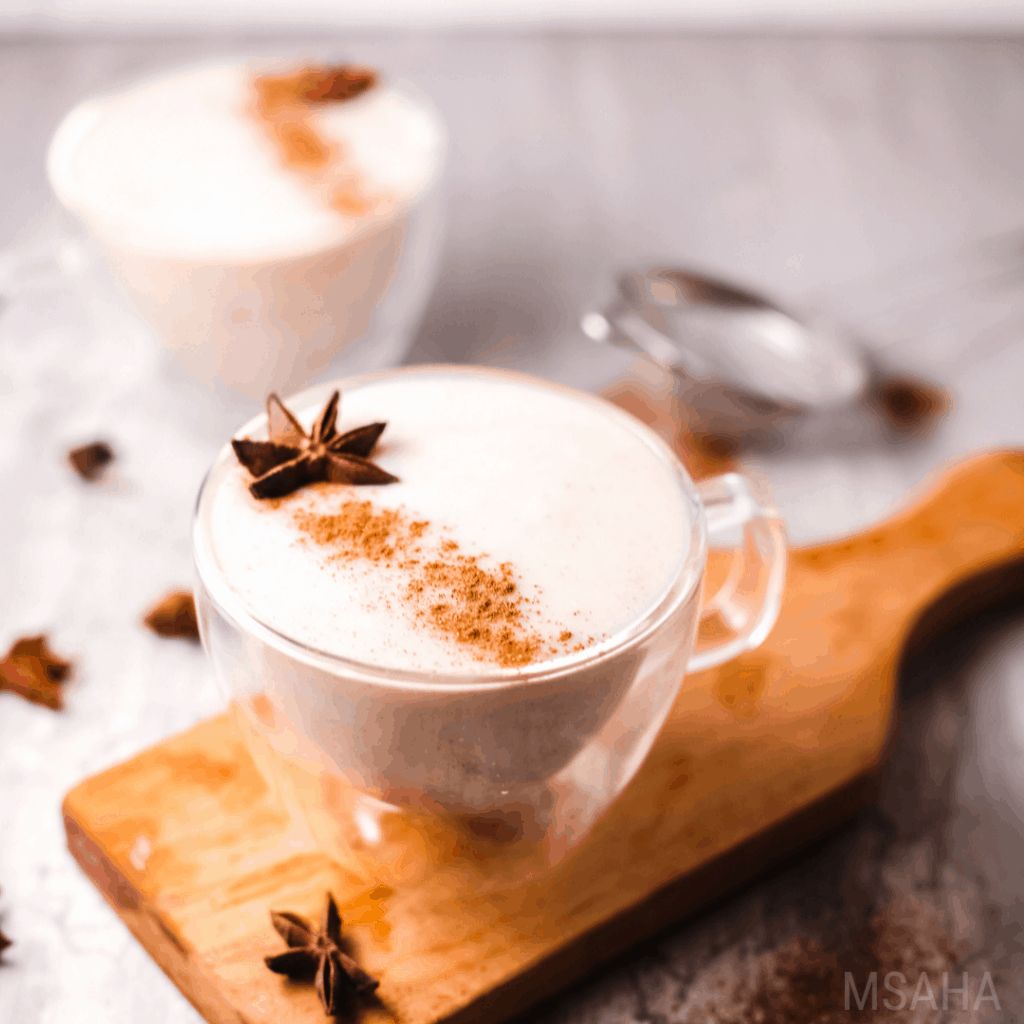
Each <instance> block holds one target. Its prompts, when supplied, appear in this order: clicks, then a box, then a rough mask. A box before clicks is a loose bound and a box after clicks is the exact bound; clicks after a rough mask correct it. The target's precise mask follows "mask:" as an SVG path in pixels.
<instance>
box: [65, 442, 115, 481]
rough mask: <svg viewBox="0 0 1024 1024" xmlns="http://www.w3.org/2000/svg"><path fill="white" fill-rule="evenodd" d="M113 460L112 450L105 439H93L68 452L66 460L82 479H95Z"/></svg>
mask: <svg viewBox="0 0 1024 1024" xmlns="http://www.w3.org/2000/svg"><path fill="white" fill-rule="evenodd" d="M113 461H114V452H113V450H112V449H111V447H110V445H109V444H107V443H106V441H93V443H92V444H83V445H82V446H81V447H79V448H72V449H71V451H69V452H68V462H70V463H71V466H72V468H73V469H74V471H75V472H76V473H77V474H78V475H79V476H80V477H81V478H82V479H83V480H95V479H97V478H98V477H99V476H100V474H101V473H102V472H103V470H104V468H105V467H106V466H107V464H108V463H110V462H113Z"/></svg>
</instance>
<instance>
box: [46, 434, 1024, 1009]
mask: <svg viewBox="0 0 1024 1024" xmlns="http://www.w3.org/2000/svg"><path fill="white" fill-rule="evenodd" d="M1022 512H1024V452H998V453H991V454H986V455H981V456H977V457H975V458H973V459H971V460H969V461H967V462H964V463H961V464H959V465H957V466H955V467H953V468H950V469H948V470H947V471H946V472H945V473H944V475H942V476H941V478H939V479H938V480H937V482H936V483H935V484H934V485H933V487H932V488H931V489H930V491H928V493H925V494H924V495H923V496H921V497H919V499H918V500H917V501H916V503H914V504H912V505H911V506H910V507H908V508H907V509H906V510H905V511H904V512H902V513H901V514H899V515H897V516H896V517H894V518H893V519H891V520H890V521H889V522H887V523H885V524H883V525H880V526H878V527H877V528H874V529H870V530H867V531H865V532H863V533H862V534H860V535H858V536H855V537H851V538H849V539H846V540H841V541H837V542H835V543H829V544H824V545H820V546H816V547H812V548H806V549H800V550H794V551H793V552H792V558H791V563H790V571H789V579H788V583H787V591H786V599H785V602H784V604H783V608H782V613H781V615H780V617H779V621H778V624H777V625H776V627H775V629H774V631H773V632H772V634H771V636H770V637H769V638H768V640H767V642H766V643H765V645H764V646H763V647H762V648H761V649H760V650H758V651H755V652H752V653H750V654H747V655H745V656H744V657H742V658H739V659H738V660H736V661H735V662H733V663H731V664H729V665H727V666H725V667H723V668H721V669H717V670H713V671H709V672H705V673H703V674H701V675H697V676H693V677H690V678H689V679H687V680H686V682H685V683H684V686H683V688H682V690H681V692H680V695H679V698H678V700H677V702H676V705H675V707H674V710H673V712H672V714H671V716H670V718H669V720H668V722H667V724H666V725H665V727H664V729H663V731H662V733H661V735H660V737H659V739H658V741H657V743H656V745H655V747H654V749H653V751H652V753H651V755H650V757H649V758H648V760H647V762H646V763H645V764H644V765H643V767H642V768H641V770H640V772H639V774H638V776H637V777H636V778H635V779H634V781H633V782H632V784H631V785H630V787H629V789H628V790H627V792H626V793H625V794H624V795H623V796H622V797H621V798H620V799H619V800H618V802H617V803H616V804H615V805H614V806H613V808H612V809H611V810H610V811H609V812H608V813H607V814H606V816H605V817H604V818H603V819H602V820H601V821H599V822H598V824H597V825H596V826H595V828H594V830H593V832H592V833H591V835H590V836H589V837H588V838H587V840H586V841H585V842H584V843H583V844H581V846H580V848H579V849H578V850H577V851H576V852H575V853H574V854H573V855H571V856H570V857H569V858H568V859H567V860H566V861H564V862H563V864H562V865H561V866H560V868H559V869H558V871H556V873H555V874H554V875H552V876H551V877H550V878H548V879H546V880H545V881H543V882H534V883H531V884H530V885H527V886H524V887H523V888H521V889H519V890H517V891H515V892H505V893H494V894H491V895H485V894H482V893H481V892H479V891H478V890H477V889H476V888H474V887H473V886H472V885H466V886H465V887H464V888H462V889H461V890H460V889H459V888H458V887H456V888H454V889H453V888H452V887H450V886H449V887H445V886H436V885H435V886H432V885H431V884H430V883H429V880H428V881H427V882H424V883H422V884H416V885H411V886H409V887H407V888H402V889H400V890H399V891H394V890H392V889H391V888H389V887H387V886H382V885H376V884H374V882H373V881H372V880H371V879H368V878H365V877H359V876H358V875H357V874H355V873H353V872H352V871H351V870H345V869H342V868H340V867H339V866H338V865H336V864H334V863H333V862H331V861H330V860H328V859H327V858H325V857H324V856H322V855H321V854H319V853H317V852H315V851H314V850H313V849H312V848H311V847H310V846H309V845H308V844H304V840H303V839H302V837H301V836H299V835H298V834H297V833H296V832H295V831H294V830H293V829H291V828H290V825H289V818H288V816H287V813H286V812H285V811H284V810H283V808H282V807H281V806H279V805H278V804H277V803H275V801H274V800H273V799H272V798H271V796H270V794H269V791H268V789H267V787H266V785H265V783H264V782H263V780H262V777H261V776H260V774H259V773H258V772H257V770H256V769H255V767H254V765H253V762H252V761H251V759H250V757H249V754H248V753H247V751H246V748H245V746H244V744H243V741H242V739H241V736H240V734H239V733H238V732H237V731H236V727H235V725H234V719H233V718H231V717H229V716H227V715H225V716H223V717H219V718H215V719H213V720H211V721H208V722H204V723H202V724H201V725H198V726H196V727H195V728H193V729H191V730H190V731H188V732H186V733H184V734H182V735H180V736H176V737H173V738H171V739H169V740H166V741H164V742H163V743H161V744H159V745H158V746H156V747H154V748H152V749H151V750H148V751H146V752H145V753H143V754H140V755H139V756H138V757H136V758H134V759H132V760H131V761H129V762H127V763H126V764H123V765H120V766H119V767H116V768H113V769H111V770H110V771H107V772H104V773H103V774H102V775H99V776H97V777H96V778H93V779H89V780H88V781H86V782H84V783H82V784H81V785H79V786H78V787H76V788H75V789H74V790H73V791H72V792H71V793H69V794H68V796H67V798H66V800H65V804H64V815H65V823H66V827H67V834H68V841H69V845H70V848H71V851H72V852H73V854H74V856H75V857H76V858H77V859H78V861H79V863H80V864H81V865H82V867H83V869H84V870H85V871H86V872H87V873H88V875H89V876H90V877H91V878H92V879H93V880H94V881H95V882H96V884H97V885H98V886H99V887H100V889H101V890H102V891H103V893H104V895H105V896H106V897H107V899H108V900H109V901H110V902H111V904H112V905H113V906H114V908H115V909H116V910H117V912H118V913H119V914H120V916H121V917H122V918H123V920H124V921H125V923H126V924H127V925H128V927H129V928H130V929H131V930H132V932H133V933H134V934H135V936H136V937H137V938H138V939H139V941H140V942H141V943H142V944H143V945H144V946H145V947H146V949H147V950H148V951H149V952H150V953H151V954H152V956H153V957H154V959H155V960H156V961H157V962H158V963H159V964H160V966H161V967H162V968H163V969H164V971H166V973H167V974H168V975H169V976H170V978H171V979H172V980H173V981H174V982H175V983H176V984H177V985H178V986H179V988H180V989H181V990H182V992H184V993H185V995H186V996H187V997H188V998H189V999H190V1000H191V1002H192V1003H193V1005H195V1007H196V1008H197V1009H198V1010H199V1012H200V1013H201V1014H203V1016H204V1017H205V1018H206V1019H207V1020H208V1021H210V1022H211V1024H213V1022H216V1024H228V1022H230V1024H243V1022H244V1024H284V1022H295V1024H301V1022H313V1021H322V1020H323V1019H324V1017H323V1013H322V1011H321V1009H320V1006H319V1003H318V1002H317V998H316V995H315V993H314V990H313V987H312V986H310V985H300V984H294V983H291V982H287V981H285V980H283V979H282V978H280V977H279V976H277V975H273V974H271V973H270V972H269V971H267V970H266V969H265V967H264V966H263V963H262V958H263V956H264V955H265V954H268V953H272V952H278V951H280V949H281V948H282V944H281V941H280V939H279V938H278V937H277V935H276V934H275V933H274V932H273V931H272V929H271V927H270V923H269V919H268V913H267V912H268V910H269V909H270V908H275V909H283V910H294V911H297V912H299V913H305V914H309V915H311V916H316V914H317V913H318V911H319V908H320V905H321V901H322V899H323V893H324V891H325V889H328V888H330V889H332V890H333V892H334V893H335V895H336V896H337V897H338V900H339V903H340V904H341V910H342V915H343V917H344V919H345V926H346V930H347V932H348V934H349V935H350V936H351V937H352V941H353V944H354V947H355V952H356V954H357V956H358V958H359V959H360V960H361V961H362V963H363V964H364V965H365V966H366V967H367V968H368V969H369V970H370V971H372V972H373V973H374V974H376V975H378V976H379V977H380V978H381V988H380V996H381V1001H380V1004H379V1005H377V1006H372V1007H369V1008H368V1009H366V1010H364V1011H363V1017H364V1019H366V1020H370V1021H400V1022H403V1024H428V1022H436V1021H447V1022H455V1021H459V1022H469V1021H487V1022H489V1024H490V1022H497V1021H501V1020H505V1019H507V1018H509V1017H511V1016H513V1015H515V1014H517V1013H519V1012H521V1011H523V1010H524V1009H526V1008H527V1007H529V1006H530V1005H531V1004H533V1003H534V1002H536V1001H537V1000H539V999H542V998H544V997H546V996H549V995H551V994H552V993H554V992H555V991H556V990H558V989H559V988H561V987H563V986H564V985H566V984H568V983H569V982H571V981H572V980H574V979H576V978H578V977H579V976H581V975H583V974H585V973H588V972H590V971H592V970H593V969H594V968H595V967H596V966H597V965H598V964H599V963H600V962H601V961H602V960H605V959H607V958H610V957H612V956H614V955H615V954H617V953H619V952H621V951H622V950H623V949H625V948H626V947H628V946H630V945H631V944H633V943H635V942H637V941H638V940H639V939H642V938H644V937H645V936H648V935H650V934H652V933H655V932H657V931H658V930H660V929H662V928H664V927H666V926H667V925H669V924H671V923H672V922H674V921H677V920H678V919H679V918H681V917H684V916H685V915H687V914H691V913H693V912H694V911H695V910H696V909H697V908H699V907H700V906H701V905H703V904H706V903H707V902H708V901H709V900H712V899H714V898H717V897H719V896H720V895H722V894H723V893H724V892H725V891H727V890H728V889H730V888H732V887H735V886H736V885H738V884H740V883H742V882H743V881H746V880H747V879H749V878H750V877H751V876H752V875H753V874H755V873H756V872H758V871H759V870H761V869H762V868H763V867H765V866H766V865H767V864H768V863H770V862H771V861H774V860H776V859H777V858H779V857H781V856H784V855H785V854H786V853H788V852H790V851H792V850H794V849H795V848H797V847H799V846H800V845H801V844H802V843H804V842H806V841H807V840H809V839H811V838H813V837H814V836H816V835H818V834H820V833H821V832H822V831H823V830H825V829H827V828H829V827H830V826H832V825H834V824H836V823H838V822H840V821H841V820H842V819H843V818H845V817H846V816H847V815H849V814H850V813H851V812H852V811H854V810H855V809H856V808H857V807H858V806H860V805H861V804H862V803H863V802H864V801H865V800H866V799H869V798H870V794H871V791H872V779H873V776H874V775H875V773H876V772H877V769H878V768H879V766H880V763H881V761H882V759H883V757H884V754H885V750H886V746H887V742H888V740H889V738H890V736H891V733H892V729H893V719H894V705H895V689H896V680H897V672H898V668H899V665H900V661H901V659H902V658H903V657H904V656H905V655H906V653H907V651H908V649H909V648H911V647H915V646H917V645H918V644H920V643H923V642H924V641H925V640H926V638H927V636H928V634H929V633H930V632H932V631H934V630H937V629H940V628H942V627H943V626H945V625H948V624H949V623H950V622H952V621H953V620H954V619H955V618H958V617H962V616H964V615H965V614H966V613H968V612H970V611H972V610H976V609H978V608H980V607H981V606H982V605H985V604H988V603H991V602H992V601H995V600H998V599H1000V598H1003V597H1005V596H1006V595H1007V594H1009V593H1010V592H1017V591H1020V590H1022V589H1024V572H1022V571H1021V570H1022V565H1024V515H1022Z"/></svg>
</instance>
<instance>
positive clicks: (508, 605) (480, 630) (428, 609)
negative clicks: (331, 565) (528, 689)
mask: <svg viewBox="0 0 1024 1024" xmlns="http://www.w3.org/2000/svg"><path fill="white" fill-rule="evenodd" d="M294 519H295V524H296V525H297V526H298V528H299V529H300V530H301V531H302V533H303V534H305V535H306V537H308V538H309V539H310V540H312V541H313V542H314V543H316V544H319V545H322V546H324V547H329V548H332V549H333V551H334V553H333V556H332V557H333V558H337V559H351V558H361V559H367V560H368V561H370V562H373V563H378V564H382V565H383V566H385V567H397V568H399V569H401V570H403V571H405V572H407V573H408V576H409V582H408V585H407V587H406V592H405V597H406V600H407V601H408V603H409V605H410V607H411V610H412V614H413V615H414V617H415V618H416V619H417V621H419V622H422V623H423V624H424V625H426V626H427V627H428V628H430V629H431V630H433V631H434V632H437V633H440V634H442V635H443V636H445V637H448V638H449V639H451V640H454V641H455V642H456V643H458V644H460V645H462V646H464V647H468V648H470V649H471V650H472V652H473V655H474V657H475V658H476V659H477V660H479V661H492V662H495V663H497V664H498V665H501V666H503V667H506V668H513V667H515V668H518V667H521V666H523V665H529V664H530V663H531V662H533V661H535V660H536V659H537V657H538V655H539V654H540V653H541V652H542V651H543V650H545V649H546V643H545V640H544V638H543V637H542V636H541V635H540V633H539V631H537V630H536V629H534V628H533V627H532V626H531V625H530V623H529V621H528V617H529V616H528V611H529V609H528V605H529V603H530V602H529V598H527V597H526V596H525V595H524V594H523V593H522V592H521V590H520V589H519V585H518V583H517V582H516V577H515V570H514V569H513V567H512V565H510V564H509V563H507V562H505V563H502V564H501V565H499V566H498V567H497V569H493V570H492V569H488V568H485V567H484V566H483V565H482V564H481V558H480V557H478V556H476V555H464V554H459V553H458V551H459V545H458V544H457V543H455V541H452V540H448V539H445V540H442V541H441V542H440V543H436V542H435V543H433V544H428V542H427V540H426V538H425V537H424V534H425V532H426V530H427V528H428V527H429V526H430V523H429V522H428V521H425V520H413V519H410V518H409V517H408V516H407V515H405V514H404V513H403V512H401V511H400V510H398V509H381V508H376V507H375V506H374V505H373V503H372V502H370V501H347V502H345V503H344V504H342V505H341V507H340V508H339V510H338V511H337V512H335V513H330V514H321V513H317V512H311V511H309V510H308V509H298V510H297V511H296V512H295V513H294ZM425 549H426V550H425ZM417 556H422V557H417ZM571 639H572V633H570V632H569V631H568V630H561V631H560V635H559V636H558V642H559V643H561V644H562V645H563V647H564V645H565V644H566V643H567V642H568V641H569V640H571ZM575 649H579V646H578V645H577V648H574V650H575ZM551 650H552V651H553V652H557V650H558V649H557V648H551Z"/></svg>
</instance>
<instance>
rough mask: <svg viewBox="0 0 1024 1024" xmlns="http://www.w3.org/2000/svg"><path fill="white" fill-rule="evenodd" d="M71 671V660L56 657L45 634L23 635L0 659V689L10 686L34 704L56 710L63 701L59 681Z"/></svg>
mask: <svg viewBox="0 0 1024 1024" xmlns="http://www.w3.org/2000/svg"><path fill="white" fill-rule="evenodd" d="M70 672H71V662H70V661H63V660H62V659H61V658H58V657H57V656H56V655H55V654H54V653H53V651H51V650H50V648H49V647H48V646H47V643H46V637H45V636H33V637H25V638H24V639H22V640H19V641H18V642H17V643H15V645H14V646H13V647H12V648H11V649H10V650H9V651H8V652H7V657H6V658H4V659H3V661H0V691H2V690H10V692H11V693H17V694H20V695H21V696H22V697H24V698H25V699H26V700H29V701H31V702H32V703H33V704H43V705H45V706H46V707H48V708H52V709H53V710H54V711H59V710H60V709H61V708H62V707H63V705H64V697H63V693H62V691H61V683H63V682H64V680H65V679H66V678H67V677H68V674H69V673H70Z"/></svg>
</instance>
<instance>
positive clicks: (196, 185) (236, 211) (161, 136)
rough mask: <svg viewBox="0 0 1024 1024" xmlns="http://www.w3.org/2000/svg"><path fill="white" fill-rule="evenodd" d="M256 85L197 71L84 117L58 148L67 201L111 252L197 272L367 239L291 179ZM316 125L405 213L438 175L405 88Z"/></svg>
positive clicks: (422, 108)
mask: <svg viewBox="0 0 1024 1024" xmlns="http://www.w3.org/2000/svg"><path fill="white" fill-rule="evenodd" d="M253 74H254V72H253V69H252V68H250V67H249V66H248V65H244V64H232V65H227V66H224V65H217V66H206V67H200V68H190V69H186V70H183V71H178V72H175V73H173V74H168V75H164V76H162V77H158V78H154V79H150V80H148V81H144V82H141V83H139V84H137V85H135V86H133V87H131V88H128V89H126V90H124V91H121V92H117V93H113V94H110V95H108V96H104V97H99V98H96V99H92V100H88V101H86V102H84V103H82V104H80V105H79V106H78V107H76V108H75V109H74V110H73V111H72V112H71V113H70V114H69V115H68V116H67V118H66V119H65V120H64V122H63V123H62V125H61V126H60V128H59V129H58V131H57V134H56V135H55V136H54V140H53V143H52V145H51V148H50V155H49V168H48V169H49V174H50V180H51V182H52V183H53V186H54V189H55V190H56V192H57V194H58V196H59V198H60V199H61V201H62V202H63V203H64V204H65V205H66V206H68V207H69V208H70V209H72V210H75V211H76V212H77V213H79V214H80V215H81V216H82V217H83V218H84V219H85V220H86V222H87V223H88V224H89V226H90V228H91V229H92V230H93V231H94V232H95V233H96V234H97V235H98V236H99V237H100V238H101V239H102V240H104V241H105V242H107V243H108V244H111V245H114V246H118V247H120V248H125V249H129V250H133V249H134V250H139V251H144V252H157V253H161V254H165V255H167V256H168V257H170V258H174V257H180V258H183V259H188V260H192V261H195V260H199V259H209V260H210V261H221V260H237V261H239V262H250V261H256V260H260V259H263V258H275V257H279V256H284V255H289V254H292V253H295V252H312V251H316V250H318V249H320V248H325V247H327V246H330V245H335V244H338V243H339V242H343V241H344V240H345V239H346V238H348V237H350V236H351V237H354V236H356V235H357V234H359V233H360V232H361V231H362V230H365V229H366V227H367V225H366V224H365V223H364V221H363V219H361V218H359V217H352V216H346V215H345V214H343V213H341V212H338V211H336V210H332V209H331V208H330V207H329V205H327V204H325V203H324V202H323V200H322V198H321V197H320V196H319V195H317V194H316V193H315V192H314V191H313V190H311V189H310V188H308V186H306V185H305V184H304V183H303V180H302V179H301V177H300V176H299V175H296V174H295V173H293V172H292V171H290V170H289V169H288V168H286V167H285V166H283V164H282V160H281V156H280V154H279V153H278V151H277V150H276V148H275V146H274V144H273V142H272V140H271V139H270V138H269V137H268V135H267V133H266V132H265V131H264V130H263V128H262V126H261V125H260V124H259V122H258V120H257V119H256V117H255V116H253V113H252V108H253V102H254V93H253V87H252V81H253ZM312 120H313V123H314V124H315V126H316V128H317V129H318V131H320V132H322V134H323V136H324V137H325V138H326V139H327V140H328V141H329V142H331V143H336V144H338V148H339V151H340V152H342V153H344V157H345V160H346V162H347V164H348V165H349V166H351V168H352V170H353V171H354V172H355V173H356V174H357V175H358V177H359V179H360V182H361V184H362V186H363V188H364V189H365V190H366V191H368V192H370V193H372V194H385V195H388V196H391V197H394V198H395V199H396V200H397V208H398V209H400V208H401V205H402V203H404V202H408V201H411V200H413V199H414V198H415V197H416V196H417V195H419V194H420V193H421V192H422V191H423V190H424V189H426V188H428V187H429V186H430V185H431V184H432V183H433V182H434V180H435V178H436V176H437V174H438V171H439V168H440V165H441V163H442V161H443V156H444V146H445V138H444V129H443V125H442V122H441V120H440V118H439V116H438V115H437V113H436V112H435V111H434V109H433V108H432V107H431V106H430V105H429V103H428V102H427V101H426V100H425V99H424V98H422V97H420V96H419V95H417V94H415V93H414V92H413V91H412V90H411V89H410V88H408V87H405V86H396V85H387V84H383V85H378V86H377V87H375V88H372V89H370V90H368V91H367V92H365V93H363V94H362V95H360V96H358V97H356V98H355V99H352V100H349V101H345V102H340V103H331V104H325V105H324V106H323V108H322V109H321V110H319V111H317V112H316V113H314V115H313V118H312Z"/></svg>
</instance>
